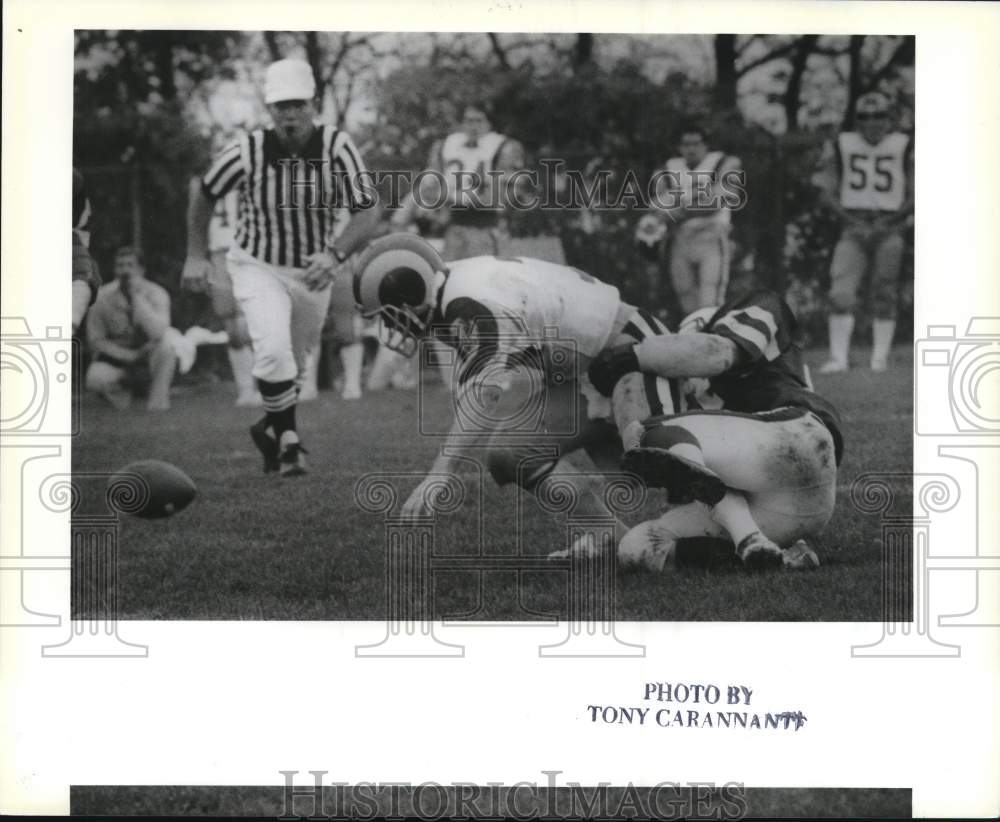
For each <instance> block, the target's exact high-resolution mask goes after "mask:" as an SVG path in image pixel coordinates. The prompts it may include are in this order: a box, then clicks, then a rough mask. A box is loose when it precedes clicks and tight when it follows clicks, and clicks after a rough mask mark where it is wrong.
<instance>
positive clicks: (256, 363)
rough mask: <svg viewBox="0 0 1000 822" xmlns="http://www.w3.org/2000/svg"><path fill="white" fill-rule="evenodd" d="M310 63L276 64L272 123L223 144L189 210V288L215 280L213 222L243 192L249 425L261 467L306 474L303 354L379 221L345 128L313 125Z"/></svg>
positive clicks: (270, 75)
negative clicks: (346, 266) (251, 392)
mask: <svg viewBox="0 0 1000 822" xmlns="http://www.w3.org/2000/svg"><path fill="white" fill-rule="evenodd" d="M315 93H316V84H315V81H314V80H313V74H312V70H311V69H310V67H309V65H308V64H307V63H305V62H303V61H301V60H293V59H286V60H279V61H278V62H276V63H273V64H272V65H271V66H269V67H268V70H267V74H266V77H265V83H264V100H265V102H266V103H267V107H268V111H269V112H270V115H271V119H272V121H273V123H274V126H273V127H272V128H268V129H257V130H256V131H251V132H244V133H243V134H241V135H240V137H239V138H238V139H237V140H236V141H235V142H234V143H231V144H230V145H229V146H227V147H226V148H225V149H223V150H222V152H220V154H219V155H218V157H216V159H215V161H214V162H213V164H212V167H211V168H210V169H209V170H208V172H207V173H206V174H205V176H204V177H203V178H202V181H201V185H200V186H193V187H192V192H191V199H190V204H189V207H188V247H187V259H186V260H185V261H184V273H183V276H182V285H183V286H184V287H186V288H189V289H192V290H195V291H202V290H205V288H206V287H207V282H208V276H209V272H210V270H211V263H210V261H209V258H208V226H209V222H210V221H211V218H212V212H213V210H214V207H215V201H216V200H218V199H219V198H220V197H223V196H225V195H226V193H228V192H229V191H232V190H236V192H237V194H238V199H239V211H238V214H239V216H238V224H237V228H236V236H235V241H234V243H233V245H232V246H231V248H230V250H229V253H228V254H227V255H226V267H227V268H228V270H229V276H230V277H231V278H232V282H233V294H234V296H235V297H236V299H237V301H238V302H239V304H240V308H241V309H242V311H243V314H244V316H245V317H246V321H247V328H248V330H249V332H250V339H251V343H252V346H253V372H252V373H253V376H254V377H255V378H256V380H257V386H258V388H259V389H260V393H261V396H262V397H263V399H264V408H265V411H266V414H265V416H264V418H263V419H262V420H260V421H259V422H257V423H255V424H254V425H252V426H251V427H250V435H251V437H252V438H253V441H254V444H255V445H256V446H257V448H258V449H259V450H260V451H261V453H262V454H263V456H264V471H265V472H271V471H280V474H281V476H296V475H298V474H302V473H305V459H304V457H303V456H302V454H303V448H302V444H301V442H300V440H299V435H298V433H297V431H296V426H295V406H296V403H297V400H298V387H299V386H298V382H299V380H300V377H301V375H302V374H303V367H304V364H305V360H306V354H307V353H308V352H309V351H310V350H312V349H315V348H317V347H318V345H319V340H320V332H321V330H322V327H323V320H324V318H325V317H326V313H327V308H328V306H329V303H330V292H331V284H332V283H333V280H334V276H335V273H336V271H337V268H338V266H339V265H340V264H341V263H343V262H344V261H345V260H346V259H347V257H348V256H349V255H350V254H351V253H352V252H354V251H355V250H357V249H358V248H360V247H361V246H363V245H364V244H365V243H366V242H367V240H368V238H369V237H370V236H371V234H372V232H373V231H374V229H375V227H376V225H377V224H378V221H379V219H380V211H381V209H380V207H379V204H378V196H377V194H376V193H375V191H374V187H373V186H371V185H366V184H365V180H364V179H363V178H362V175H363V173H364V172H365V166H364V162H363V161H362V159H361V155H360V154H359V153H358V150H357V148H356V147H355V146H354V142H353V141H352V140H351V138H350V136H348V134H347V133H346V132H343V131H340V130H338V129H337V128H335V127H333V126H329V125H317V124H316V123H314V118H315V117H316V108H315V104H314V97H315Z"/></svg>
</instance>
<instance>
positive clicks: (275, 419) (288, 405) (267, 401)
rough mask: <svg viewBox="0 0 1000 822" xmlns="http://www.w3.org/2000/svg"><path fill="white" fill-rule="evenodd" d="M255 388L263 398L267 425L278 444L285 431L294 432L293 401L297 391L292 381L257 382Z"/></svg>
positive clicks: (259, 380)
mask: <svg viewBox="0 0 1000 822" xmlns="http://www.w3.org/2000/svg"><path fill="white" fill-rule="evenodd" d="M257 388H258V389H260V395H261V397H263V398H264V410H266V411H267V421H268V424H269V425H270V426H271V428H272V429H274V437H275V439H277V440H278V441H279V442H280V441H281V435H282V434H284V433H285V431H294V430H295V401H296V398H297V397H298V390H297V389H296V387H295V382H294V380H282V381H281V382H268V381H267V380H261V379H258V380H257Z"/></svg>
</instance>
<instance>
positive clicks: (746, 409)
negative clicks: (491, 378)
mask: <svg viewBox="0 0 1000 822" xmlns="http://www.w3.org/2000/svg"><path fill="white" fill-rule="evenodd" d="M690 330H691V331H692V332H693V333H683V332H682V333H680V334H675V335H670V336H656V337H650V338H648V339H645V340H643V341H642V342H639V343H636V344H632V345H626V346H619V347H617V348H615V349H610V350H608V351H605V352H603V353H602V354H600V355H598V357H597V358H596V359H595V360H594V361H593V362H592V363H591V365H590V369H589V373H590V379H591V381H592V382H593V383H594V386H595V387H596V388H597V389H598V390H599V391H602V392H603V393H606V392H607V391H609V390H610V389H611V388H613V387H614V386H615V385H616V384H617V382H618V380H619V379H621V377H622V376H624V375H626V374H629V373H633V372H636V371H638V372H643V373H649V374H655V375H657V376H659V377H662V378H668V379H671V378H680V379H684V380H685V382H684V384H683V387H682V393H683V394H684V397H685V403H684V407H685V409H686V411H685V412H684V413H681V414H676V415H672V416H659V417H652V418H650V419H648V420H645V421H644V422H643V423H641V424H640V426H641V427H639V428H637V430H636V431H635V432H634V434H633V435H632V436H631V437H629V436H626V437H625V438H626V440H627V441H628V442H629V444H630V445H631V447H630V448H629V450H628V451H627V452H626V454H625V457H624V460H623V467H624V468H625V469H626V470H628V471H631V472H634V473H636V474H638V475H639V476H640V477H642V478H643V480H644V481H645V482H646V483H647V485H650V486H653V487H661V488H665V489H666V490H667V494H668V498H669V500H670V502H671V508H670V509H669V510H668V511H667V512H666V513H665V514H664V515H663V516H661V517H660V518H659V519H656V520H651V521H648V522H644V523H642V524H640V525H638V526H636V527H635V528H633V529H631V530H630V531H629V533H628V534H627V535H626V536H625V538H624V539H622V541H621V542H620V544H619V547H618V556H619V561H620V562H621V563H622V564H624V565H634V566H640V567H643V568H647V569H651V570H657V571H659V570H663V569H664V568H665V567H672V566H673V563H674V560H675V556H676V553H675V549H676V543H677V540H679V539H681V538H684V537H705V536H710V537H726V536H728V537H730V538H731V539H732V540H733V543H734V544H735V545H736V553H737V555H738V556H739V558H740V559H741V560H742V561H743V563H744V564H745V565H746V566H747V567H750V568H763V567H774V566H780V565H782V564H784V565H793V566H798V567H802V566H814V565H818V562H819V561H818V558H817V557H816V556H815V553H814V552H812V550H811V549H810V548H809V547H808V545H807V544H806V543H804V542H803V541H802V540H803V538H804V537H808V536H811V535H814V534H816V533H817V532H818V531H819V530H820V529H822V528H823V527H824V526H825V525H826V523H827V522H828V521H829V519H830V517H831V516H832V514H833V507H834V502H835V498H836V485H837V466H838V465H839V464H840V461H841V457H842V455H843V450H844V441H843V436H842V434H841V431H840V419H839V417H838V415H837V412H836V410H835V409H834V408H833V406H832V405H830V403H829V402H827V401H826V400H825V399H823V398H822V397H820V396H819V395H818V394H816V393H815V392H814V391H812V389H811V387H810V385H809V383H808V377H807V375H806V372H805V371H804V369H803V367H802V363H801V360H800V356H799V349H798V346H797V344H796V340H797V337H798V325H797V322H796V319H795V315H794V314H793V313H792V310H791V309H790V308H789V307H788V305H787V303H785V301H784V300H783V299H782V298H781V297H780V296H778V295H777V294H775V293H774V292H771V291H766V290H761V291H756V292H753V293H751V294H748V295H746V296H744V297H741V298H739V299H736V300H733V301H731V302H729V303H727V304H726V305H724V306H722V307H721V308H720V309H718V310H717V311H715V312H714V313H713V314H712V315H711V316H710V317H709V318H708V320H707V321H706V322H705V323H704V324H703V325H701V327H700V328H697V325H696V326H695V327H693V328H691V329H690ZM586 548H587V547H586V546H580V550H586ZM783 549H785V550H783Z"/></svg>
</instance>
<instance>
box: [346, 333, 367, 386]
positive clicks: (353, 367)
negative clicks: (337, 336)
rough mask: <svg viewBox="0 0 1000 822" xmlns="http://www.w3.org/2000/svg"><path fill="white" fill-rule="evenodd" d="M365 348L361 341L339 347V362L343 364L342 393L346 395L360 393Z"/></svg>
mask: <svg viewBox="0 0 1000 822" xmlns="http://www.w3.org/2000/svg"><path fill="white" fill-rule="evenodd" d="M364 357H365V348H364V346H363V345H362V344H361V343H351V344H350V345H345V346H342V347H341V349H340V362H341V364H342V365H343V366H344V392H343V393H344V394H345V395H346V396H360V395H361V366H362V363H363V362H364Z"/></svg>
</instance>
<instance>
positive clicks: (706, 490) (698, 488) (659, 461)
mask: <svg viewBox="0 0 1000 822" xmlns="http://www.w3.org/2000/svg"><path fill="white" fill-rule="evenodd" d="M622 470H624V471H627V472H629V473H632V474H636V475H638V476H639V477H640V478H641V479H642V480H643V481H644V482H645V483H646V485H648V486H649V487H651V488H665V489H667V495H668V496H669V497H670V501H671V503H674V504H678V503H681V502H685V501H690V500H698V501H699V502H703V503H705V504H706V505H716V504H717V503H718V502H720V501H721V500H722V498H723V497H724V496H725V495H726V491H727V490H728V489H727V488H726V484H725V483H724V482H723V481H722V480H721V479H720V478H719V477H718V475H716V474H715V473H714V472H712V471H710V470H709V469H708V468H706V467H705V466H704V465H699V464H698V463H696V462H692V461H691V460H688V459H685V458H684V457H680V456H678V455H677V454H674V453H672V452H671V451H669V450H668V449H666V448H656V447H652V446H640V447H638V448H633V449H632V450H630V451H628V452H626V454H625V456H624V457H622Z"/></svg>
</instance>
